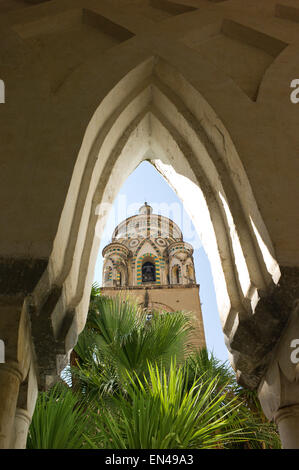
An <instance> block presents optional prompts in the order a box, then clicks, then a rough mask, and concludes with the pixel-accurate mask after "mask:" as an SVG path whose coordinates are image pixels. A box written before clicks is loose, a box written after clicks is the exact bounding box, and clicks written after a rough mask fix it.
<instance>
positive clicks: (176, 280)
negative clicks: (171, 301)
mask: <svg viewBox="0 0 299 470" xmlns="http://www.w3.org/2000/svg"><path fill="white" fill-rule="evenodd" d="M103 257H104V266H103V280H104V287H133V286H144V287H148V286H153V285H155V286H156V285H160V286H169V285H174V284H175V285H186V284H196V280H195V271H194V262H193V249H192V246H191V245H190V244H188V243H186V242H184V240H183V235H182V232H181V230H180V228H179V227H178V225H177V224H176V223H175V222H173V220H171V219H170V218H169V217H165V216H162V215H159V214H154V213H153V208H152V207H151V206H150V205H149V204H148V203H147V202H145V203H144V204H143V205H142V206H141V207H140V208H139V211H138V214H136V215H134V216H132V217H128V218H127V219H125V220H123V221H122V222H121V223H120V224H118V225H117V227H116V228H115V230H114V232H113V234H112V241H111V243H110V244H109V245H108V246H107V247H105V248H104V249H103Z"/></svg>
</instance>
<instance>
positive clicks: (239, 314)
mask: <svg viewBox="0 0 299 470" xmlns="http://www.w3.org/2000/svg"><path fill="white" fill-rule="evenodd" d="M127 85H128V86H127ZM144 159H147V160H149V161H151V162H152V164H153V165H154V166H155V167H156V168H157V170H158V171H159V172H161V174H162V175H163V176H164V177H165V178H166V179H167V181H168V182H169V184H170V185H171V186H172V187H173V188H174V189H175V190H176V192H177V193H178V196H179V197H180V198H181V199H182V201H183V203H184V204H185V207H186V209H187V211H188V212H189V214H190V215H191V217H192V219H193V222H194V225H195V227H196V228H197V229H198V231H199V232H200V235H201V238H202V242H203V245H204V248H205V250H206V252H207V254H208V256H209V259H210V262H211V266H212V272H213V279H214V283H215V288H216V292H217V300H218V306H219V311H220V314H221V322H222V327H223V331H224V335H225V338H226V343H227V346H228V348H229V350H230V353H231V356H232V363H233V366H234V368H235V370H236V371H237V373H238V375H239V378H240V380H242V381H243V383H244V384H246V385H247V386H250V387H252V388H254V387H256V386H257V385H258V383H259V382H260V380H261V377H262V376H263V374H264V372H265V370H266V367H267V366H268V364H269V361H270V359H271V354H272V351H273V347H274V346H275V344H276V342H277V340H278V339H279V337H280V334H281V330H282V328H283V326H284V325H285V322H286V318H285V317H284V316H282V317H281V318H279V319H278V318H277V316H276V315H275V313H276V312H275V308H276V306H274V308H273V306H272V305H271V302H269V301H268V296H269V295H270V294H271V293H272V291H273V289H275V286H276V284H277V283H278V281H279V278H280V270H279V266H278V263H277V261H276V259H275V253H274V249H273V246H272V243H271V240H270V237H269V234H268V232H267V229H266V227H265V224H264V223H263V220H262V217H261V215H260V213H259V210H258V207H257V204H256V202H255V199H254V195H253V193H252V190H251V187H250V183H249V180H248V178H247V175H246V173H245V170H244V168H243V166H242V163H241V159H240V158H239V155H238V149H237V148H236V147H235V145H234V143H233V142H232V139H231V137H230V135H229V132H228V130H227V129H226V128H225V126H224V125H223V123H222V121H221V119H220V117H219V116H218V115H217V113H216V111H215V109H213V108H212V107H211V106H210V105H209V104H208V103H207V101H206V100H205V99H204V98H203V96H202V95H201V94H200V93H199V92H198V90H197V89H196V88H195V87H194V86H193V85H192V84H191V83H189V82H188V81H187V80H186V79H185V78H184V74H183V73H182V72H181V71H179V70H177V69H175V68H174V67H173V66H171V65H170V64H169V63H166V62H165V61H164V60H162V59H160V58H158V57H150V58H148V59H147V60H145V61H144V62H142V63H141V64H140V65H138V66H137V67H135V68H134V69H133V70H132V71H131V72H129V73H128V74H127V75H126V76H125V77H124V78H123V79H122V80H121V81H120V82H119V83H118V84H117V85H116V86H115V87H114V88H113V89H112V90H111V91H110V92H109V93H108V94H107V96H106V97H105V99H104V100H103V101H102V103H101V104H100V105H99V107H98V109H97V110H96V112H95V114H94V116H93V117H92V119H91V121H90V123H89V125H88V127H87V130H86V133H85V136H84V139H83V142H82V146H81V149H80V152H79V155H78V158H77V161H76V164H75V167H74V171H73V175H72V179H71V182H70V185H69V189H68V194H67V198H66V200H65V204H64V208H63V211H62V214H61V218H60V221H59V226H58V230H57V233H56V237H55V240H54V243H53V250H52V253H51V256H50V258H49V263H48V266H47V268H46V270H45V272H44V274H43V276H42V278H41V279H40V281H39V282H38V284H37V286H36V288H35V290H34V292H33V293H32V296H31V297H30V311H31V315H32V323H33V325H32V326H33V336H34V333H35V331H36V325H37V323H38V319H39V318H44V317H46V318H47V323H46V324H44V325H43V327H42V328H43V333H44V335H45V336H46V338H47V342H42V340H41V339H37V341H36V342H35V348H36V350H37V353H39V351H41V350H42V349H43V350H44V351H45V350H47V351H48V352H49V355H45V354H43V355H41V356H43V357H41V358H39V368H40V369H39V375H40V378H41V386H46V385H47V383H49V381H50V380H51V377H52V376H53V375H54V376H55V374H56V366H57V358H62V360H63V359H64V358H65V357H66V356H67V354H68V352H69V351H70V350H71V349H72V348H73V346H74V345H75V343H76V340H77V336H78V334H79V333H80V331H81V330H82V329H83V327H84V323H85V319H86V314H87V309H88V302H89V294H90V288H91V283H92V276H93V270H94V263H95V258H96V253H97V251H98V247H99V242H100V236H101V233H102V231H103V228H104V226H105V223H106V220H107V216H108V210H109V207H110V204H111V203H112V202H113V199H114V198H115V196H116V194H117V189H118V187H119V186H120V184H121V183H122V182H123V181H124V180H125V179H126V178H127V176H128V175H129V174H130V172H132V171H133V170H134V169H135V167H136V166H137V165H138V164H139V163H140V162H141V161H143V160H144ZM194 202H196V203H195V204H194ZM202 227H203V230H202ZM39 332H40V330H39ZM53 345H54V346H55V347H53ZM45 356H46V357H45ZM62 364H63V362H62Z"/></svg>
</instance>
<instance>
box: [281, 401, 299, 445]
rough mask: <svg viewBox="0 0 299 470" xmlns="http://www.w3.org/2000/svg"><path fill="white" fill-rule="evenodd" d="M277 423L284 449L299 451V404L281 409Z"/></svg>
mask: <svg viewBox="0 0 299 470" xmlns="http://www.w3.org/2000/svg"><path fill="white" fill-rule="evenodd" d="M298 401H299V400H298ZM275 422H276V424H277V426H278V430H279V435H280V439H281V443H282V447H283V448H284V449H299V404H298V405H291V406H285V407H283V408H280V409H279V410H278V411H277V413H276V415H275Z"/></svg>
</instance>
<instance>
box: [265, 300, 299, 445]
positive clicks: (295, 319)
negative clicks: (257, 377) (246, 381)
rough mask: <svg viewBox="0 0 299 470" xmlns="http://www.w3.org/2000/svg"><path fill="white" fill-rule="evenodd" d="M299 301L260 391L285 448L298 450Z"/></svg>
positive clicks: (266, 410) (268, 415)
mask: <svg viewBox="0 0 299 470" xmlns="http://www.w3.org/2000/svg"><path fill="white" fill-rule="evenodd" d="M298 344H299V304H298V303H297V305H296V307H295V308H294V311H293V312H292V314H291V317H290V320H289V322H288V325H287V327H286V329H285V331H284V333H283V335H282V338H281V340H280V342H279V344H278V346H277V348H276V350H275V353H274V357H273V360H272V362H271V364H270V367H269V368H268V370H267V373H266V374H265V376H264V378H263V380H262V382H261V384H260V386H259V390H258V395H259V399H260V402H261V405H262V408H263V410H264V413H265V415H266V416H267V418H268V419H270V420H274V421H275V423H276V424H277V427H278V431H279V435H280V439H281V443H282V447H283V449H299V347H297V348H296V347H294V345H298Z"/></svg>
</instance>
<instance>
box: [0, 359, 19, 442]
mask: <svg viewBox="0 0 299 470" xmlns="http://www.w3.org/2000/svg"><path fill="white" fill-rule="evenodd" d="M21 380H22V374H21V372H20V371H19V369H18V367H17V364H14V363H5V364H1V365H0V449H8V448H9V447H10V443H11V439H12V433H13V429H14V421H15V414H16V406H17V400H18V394H19V387H20V383H21Z"/></svg>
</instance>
